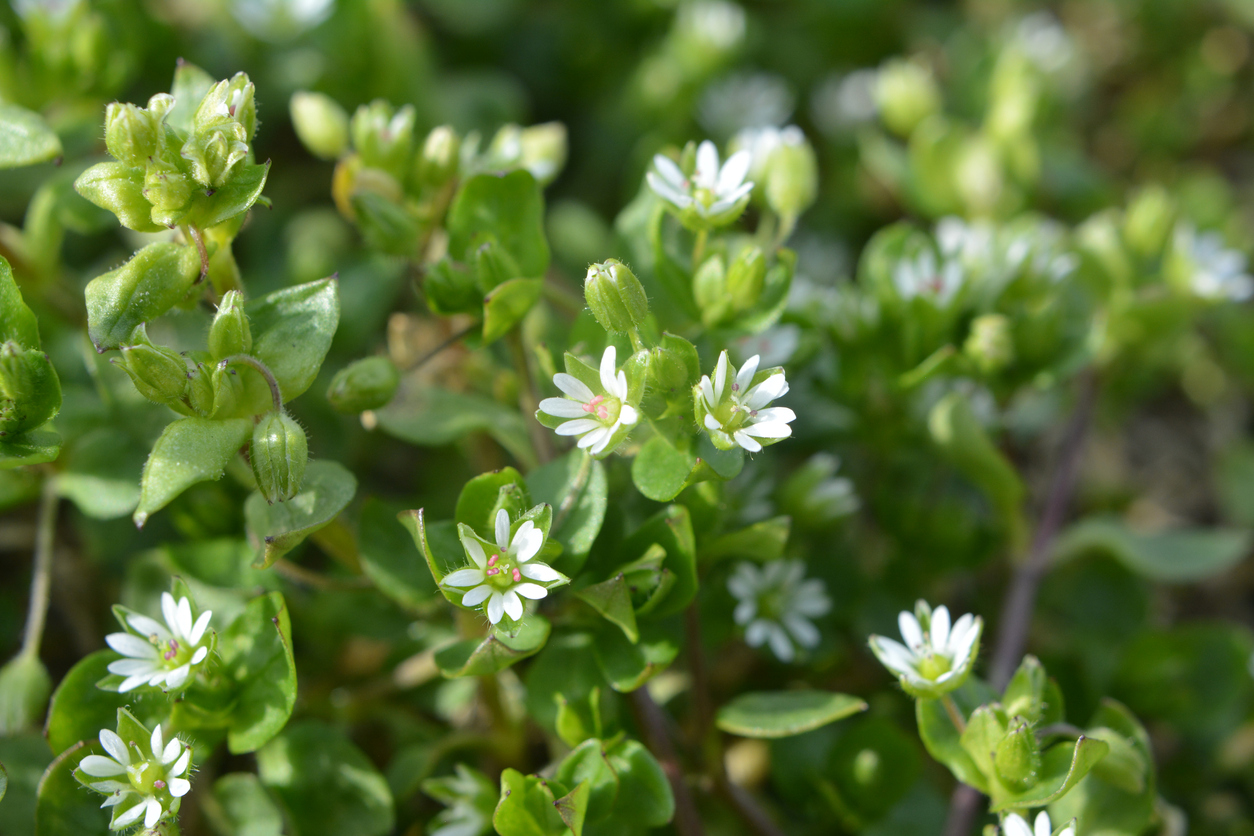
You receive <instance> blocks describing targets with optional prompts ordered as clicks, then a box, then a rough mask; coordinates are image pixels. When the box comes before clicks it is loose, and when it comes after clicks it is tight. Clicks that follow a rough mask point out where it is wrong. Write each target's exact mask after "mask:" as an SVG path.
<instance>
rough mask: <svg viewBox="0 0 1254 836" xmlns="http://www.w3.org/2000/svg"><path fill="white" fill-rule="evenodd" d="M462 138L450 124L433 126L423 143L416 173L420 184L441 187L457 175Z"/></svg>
mask: <svg viewBox="0 0 1254 836" xmlns="http://www.w3.org/2000/svg"><path fill="white" fill-rule="evenodd" d="M460 150H461V138H460V137H458V136H457V131H455V130H453V129H452V128H451V127H450V126H448V125H440V126H439V127H438V128H433V129H432V130H431V133H429V134H427V139H426V141H425V142H423V144H422V153H421V154H419V155H418V162H417V167H416V171H415V174H416V176H417V178H418V183H419V185H422V186H428V187H430V188H439V187H440V186H443V185H444V184H445V183H447V182H448V181H449V180H451V179H452V178H453V177H455V176H456V175H457V164H458V157H457V155H458V153H459V152H460Z"/></svg>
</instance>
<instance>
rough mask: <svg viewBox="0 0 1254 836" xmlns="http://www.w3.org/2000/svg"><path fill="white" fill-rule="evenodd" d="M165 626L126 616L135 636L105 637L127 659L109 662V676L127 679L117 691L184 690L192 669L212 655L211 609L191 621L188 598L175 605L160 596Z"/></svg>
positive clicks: (167, 595)
mask: <svg viewBox="0 0 1254 836" xmlns="http://www.w3.org/2000/svg"><path fill="white" fill-rule="evenodd" d="M161 612H162V615H163V616H164V617H165V623H164V624H162V623H161V622H160V621H157V620H156V619H154V618H149V617H148V616H146V615H140V614H139V613H129V614H127V616H126V626H127V627H128V628H130V629H132V630H134V631H135V632H134V633H110V634H109V635H107V636H105V641H106V642H107V643H108V645H109V647H111V648H113V649H114V650H116V651H117V652H118V653H121V654H122V655H123V656H125V657H127V658H125V659H118V660H117V661H115V662H110V663H109V673H114V674H117V675H119V676H124V677H126V678H125V679H123V680H122V683H121V684H120V685H118V691H120V692H123V693H125V692H127V691H130V690H133V689H135V688H138V687H140V686H141V685H155V686H163V687H164V688H166V689H172V688H181V687H182V686H183V684H184V683H185V682H187V680H188V678H189V677H190V676H191V672H192V668H194V667H196V666H197V665H200V664H201V663H203V662H204V661H205V659H206V658H208V656H209V647H210V645H211V644H212V642H213V634H212V633H210V632H208V627H209V619H210V618H211V617H212V616H213V612H212V611H211V610H205V611H204V612H202V613H201V614H200V617H199V618H197V619H196V620H195V622H193V621H192V606H191V602H190V601H188V600H187V598H180V599H179V600H178V603H175V601H174V596H173V595H171V594H170V593H168V592H163V593H162V594H161Z"/></svg>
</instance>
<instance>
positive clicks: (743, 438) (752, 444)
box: [732, 430, 762, 453]
mask: <svg viewBox="0 0 1254 836" xmlns="http://www.w3.org/2000/svg"><path fill="white" fill-rule="evenodd" d="M732 438H734V439H735V440H736V443H737V444H739V445H740V446H741V447H743V448H744V449H746V450H748V451H749V452H750V453H756V452H758V451H759V450H761V449H762V445H761V444H759V443H758V442H756V441H754V440H753V439H752V438H750V437H749V436H748V435H746V434H745V432H744V430H736V432H735V433H733V434H732Z"/></svg>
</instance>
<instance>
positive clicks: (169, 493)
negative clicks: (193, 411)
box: [134, 418, 253, 528]
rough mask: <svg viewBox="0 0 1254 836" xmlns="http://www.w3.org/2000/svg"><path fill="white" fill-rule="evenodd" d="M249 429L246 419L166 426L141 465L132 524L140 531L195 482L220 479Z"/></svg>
mask: <svg viewBox="0 0 1254 836" xmlns="http://www.w3.org/2000/svg"><path fill="white" fill-rule="evenodd" d="M252 429H253V422H252V421H250V420H248V419H247V418H233V419H230V420H228V421H211V420H209V419H208V418H181V419H179V420H177V421H174V422H172V423H170V424H169V425H167V426H166V428H165V430H164V431H162V433H161V437H160V438H158V439H157V443H156V444H154V445H153V448H152V452H151V453H150V454H149V455H148V461H147V462H146V463H145V464H144V473H143V476H142V477H141V479H140V487H139V507H137V508H136V509H135V514H134V520H135V525H137V526H139V527H140V528H143V526H144V523H145V522H147V521H148V517H150V516H152V515H153V514H154V513H156V512H157V511H160V510H161V509H162V508H164V507H165V506H166V505H167V504H169V502H170V500H172V499H174V498H175V497H176V496H178V495H179V494H181V493H182V492H183V491H185V490H187V489H188V488H189V487H191V486H192V485H194V484H196V483H197V482H203V481H205V480H209V479H220V478H222V474H223V472H224V471H225V470H226V466H227V464H228V463H229V462H230V461H231V458H232V457H234V456H235V455H236V454H237V453H238V452H239V449H240V448H241V447H243V446H244V444H245V443H247V441H248V439H249V437H250V436H251V435H252Z"/></svg>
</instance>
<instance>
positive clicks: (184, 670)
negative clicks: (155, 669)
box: [165, 665, 192, 689]
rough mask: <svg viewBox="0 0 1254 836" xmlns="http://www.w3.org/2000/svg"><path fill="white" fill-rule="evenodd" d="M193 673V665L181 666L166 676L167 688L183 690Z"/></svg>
mask: <svg viewBox="0 0 1254 836" xmlns="http://www.w3.org/2000/svg"><path fill="white" fill-rule="evenodd" d="M191 672H192V666H191V665H179V666H178V667H177V668H175V669H174V670H172V671H170V672H169V673H168V674H166V675H165V686H166V688H167V689H169V688H182V687H183V683H184V682H186V681H187V679H188V677H189V676H190V675H191Z"/></svg>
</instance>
